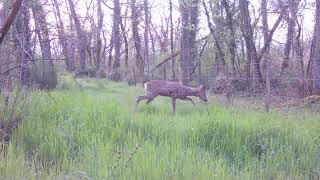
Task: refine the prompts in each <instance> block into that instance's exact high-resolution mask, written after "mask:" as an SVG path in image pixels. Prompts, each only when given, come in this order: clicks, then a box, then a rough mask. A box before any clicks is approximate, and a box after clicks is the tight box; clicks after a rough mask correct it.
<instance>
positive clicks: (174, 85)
mask: <svg viewBox="0 0 320 180" xmlns="http://www.w3.org/2000/svg"><path fill="white" fill-rule="evenodd" d="M183 89H184V87H183V86H182V85H181V84H180V83H178V82H172V81H164V80H152V81H149V82H147V83H145V90H146V91H147V92H148V93H153V94H159V95H162V96H171V95H172V94H173V93H179V91H183Z"/></svg>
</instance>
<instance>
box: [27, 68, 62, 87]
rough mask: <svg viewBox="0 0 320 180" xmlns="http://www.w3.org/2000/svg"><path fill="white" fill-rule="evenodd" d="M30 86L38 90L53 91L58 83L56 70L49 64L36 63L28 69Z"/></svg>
mask: <svg viewBox="0 0 320 180" xmlns="http://www.w3.org/2000/svg"><path fill="white" fill-rule="evenodd" d="M30 76H31V84H32V85H36V86H37V87H39V88H40V89H54V88H55V87H56V86H57V83H58V76H57V73H56V70H55V69H54V67H53V66H52V65H50V63H49V62H37V63H35V65H33V66H32V67H31V69H30Z"/></svg>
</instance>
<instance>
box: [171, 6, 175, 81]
mask: <svg viewBox="0 0 320 180" xmlns="http://www.w3.org/2000/svg"><path fill="white" fill-rule="evenodd" d="M169 11H170V54H171V71H172V79H173V80H174V79H176V71H175V60H174V56H173V53H174V39H173V17H172V0H169Z"/></svg>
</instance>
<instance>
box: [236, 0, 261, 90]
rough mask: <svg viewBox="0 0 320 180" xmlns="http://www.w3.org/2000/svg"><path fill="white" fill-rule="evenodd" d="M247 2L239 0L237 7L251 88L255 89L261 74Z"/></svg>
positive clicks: (246, 0)
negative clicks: (249, 64) (248, 66)
mask: <svg viewBox="0 0 320 180" xmlns="http://www.w3.org/2000/svg"><path fill="white" fill-rule="evenodd" d="M248 5H249V2H248V0H240V1H239V9H240V19H241V22H240V28H241V32H242V35H243V37H244V40H245V43H246V50H247V62H248V63H251V68H252V77H251V78H252V80H253V81H252V82H253V88H254V89H256V88H257V85H258V83H259V81H260V82H262V74H261V70H260V64H259V62H258V55H257V50H256V47H255V44H254V40H253V28H252V25H251V18H250V13H249V9H248ZM250 71H251V70H250V69H247V76H248V78H249V76H250V74H249V72H250Z"/></svg>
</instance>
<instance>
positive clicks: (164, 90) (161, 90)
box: [137, 80, 208, 112]
mask: <svg viewBox="0 0 320 180" xmlns="http://www.w3.org/2000/svg"><path fill="white" fill-rule="evenodd" d="M144 89H145V91H146V94H145V95H144V96H139V97H138V99H137V105H138V104H139V102H140V101H142V100H145V99H147V104H149V103H150V102H151V101H153V99H154V98H155V97H157V96H167V97H171V100H172V108H173V112H176V100H177V99H180V100H184V101H190V102H191V103H192V104H193V105H195V104H194V102H193V100H192V99H191V98H190V97H189V96H195V97H199V98H200V99H201V100H203V101H205V102H206V101H208V100H207V97H206V91H205V87H204V86H203V85H200V86H199V87H197V88H194V87H189V86H184V85H181V84H180V83H178V82H171V81H164V80H151V81H149V82H146V83H145V84H144Z"/></svg>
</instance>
